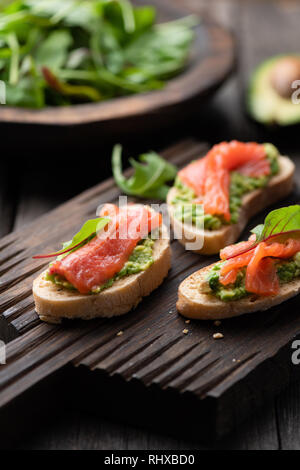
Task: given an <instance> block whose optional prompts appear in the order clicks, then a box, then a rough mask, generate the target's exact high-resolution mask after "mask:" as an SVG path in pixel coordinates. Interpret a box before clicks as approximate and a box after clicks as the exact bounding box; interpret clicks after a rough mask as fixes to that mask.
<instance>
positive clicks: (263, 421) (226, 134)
mask: <svg viewBox="0 0 300 470" xmlns="http://www.w3.org/2000/svg"><path fill="white" fill-rule="evenodd" d="M173 1H174V2H175V1H176V2H178V3H180V2H181V1H182V0H173ZM184 3H185V4H186V5H188V6H191V7H192V8H194V11H197V12H199V11H205V12H206V13H207V14H209V15H210V16H211V17H212V18H213V19H216V20H219V21H221V22H222V23H223V24H225V25H226V26H229V27H231V28H232V29H233V30H234V31H235V34H236V36H237V39H238V43H239V51H240V62H242V63H243V67H244V66H247V67H248V69H249V71H250V70H251V69H252V68H253V66H254V65H255V63H257V60H259V59H260V58H264V57H267V55H268V54H270V53H276V52H278V51H280V49H281V50H283V51H284V50H286V51H288V50H294V49H295V44H297V43H298V42H297V39H298V24H299V19H300V6H299V3H298V2H297V1H293V0H290V1H288V2H283V1H277V2H276V6H275V2H272V1H271V0H269V1H265V0H259V1H256V0H249V1H246V0H245V1H243V2H240V1H239V0H238V1H236V0H233V1H231V0H210V1H209V2H207V1H203V0H185V2H184ZM266 4H269V5H270V8H269V9H268V11H267V17H266V16H265V15H263V14H262V11H263V9H264V8H265V5H266ZM282 15H283V18H284V22H282V21H281V17H282ZM273 22H275V23H273ZM245 24H247V25H248V26H247V28H246V27H245V26H244V25H245ZM272 24H276V25H277V26H276V27H274V28H273V27H272ZM253 31H255V34H253ZM286 31H288V33H286ZM264 44H267V45H268V47H267V48H266V49H265V48H264ZM252 50H255V51H256V52H255V53H254V54H253V53H252V52H251V51H252ZM246 79H247V74H244V73H243V70H242V68H241V67H240V69H239V76H238V78H237V79H236V78H234V79H232V80H231V82H230V83H229V84H228V86H226V87H225V88H224V89H223V90H222V92H221V93H219V95H218V96H217V97H216V99H215V100H214V101H213V102H212V104H211V105H210V106H208V107H202V108H201V110H199V114H198V116H197V117H194V118H193V119H191V120H189V121H188V122H187V125H186V127H184V126H182V127H181V128H179V129H176V130H172V134H173V136H174V135H177V136H178V135H180V134H182V135H183V134H184V133H186V132H187V128H189V131H193V133H194V134H195V135H197V136H198V137H200V138H202V139H203V138H206V139H209V140H210V141H211V142H217V141H219V140H222V139H229V138H240V139H244V140H247V139H261V140H275V141H276V143H277V144H278V145H280V148H282V149H283V150H285V151H286V152H288V151H289V150H292V152H293V155H294V156H295V157H297V149H298V136H297V132H295V133H293V132H288V133H282V132H279V133H278V134H274V133H271V134H270V133H268V132H267V131H265V130H263V131H262V130H261V129H260V128H257V127H256V126H255V125H253V124H252V123H250V122H248V120H247V119H245V116H244V114H243V109H242V106H241V103H242V101H241V98H242V97H243V95H239V93H238V92H243V91H244V86H245V80H246ZM137 137H138V136H137ZM166 138H168V136H167V135H166V134H164V135H163V136H162V135H161V136H160V137H159V139H160V140H158V141H157V140H156V143H155V144H154V142H153V144H151V145H152V146H153V147H154V146H155V145H156V146H157V147H156V148H158V147H159V142H163V141H165V139H166ZM156 139H157V137H156ZM142 144H143V142H141V141H140V142H139V149H140V150H141V151H143V150H145V143H144V144H143V145H142ZM148 145H149V144H148V143H147V144H146V146H147V148H148ZM160 145H161V144H160ZM40 178H42V173H40ZM298 178H299V173H298ZM13 182H14V179H13V178H12V180H11V181H10V184H13ZM59 186H60V181H58V184H57V187H59ZM76 187H77V188H78V183H77V186H76ZM13 189H14V190H15V188H13ZM73 190H74V191H76V189H75V187H74V188H73ZM77 191H78V189H77ZM12 192H14V191H12ZM42 193H43V191H42ZM70 194H71V191H70ZM21 196H22V195H21ZM51 197H52V195H50V194H49V195H48V196H47V198H45V201H46V199H48V200H50V199H51ZM59 197H60V198H61V200H63V198H65V196H63V195H60V196H59ZM11 201H12V199H11V198H9V199H8V198H6V199H5V204H4V206H5V207H6V208H7V206H8V205H9V206H11ZM0 205H1V204H0ZM23 205H24V204H23ZM47 209H48V207H47V204H46V205H45V210H47ZM21 217H23V216H21ZM32 217H33V219H34V217H35V216H34V210H33V212H32ZM3 220H4V222H6V220H5V219H2V224H3ZM2 226H3V225H2ZM299 390H300V386H299V384H295V385H294V386H293V387H290V388H289V390H287V391H286V392H285V393H284V394H282V395H281V396H280V398H279V399H278V400H276V401H270V402H269V403H268V406H267V407H266V409H265V410H264V411H262V412H261V413H259V414H254V415H253V417H252V419H251V421H250V422H248V423H247V424H244V425H243V426H238V427H237V429H236V431H235V433H234V434H232V435H231V436H230V437H228V438H226V439H225V440H223V441H222V442H221V443H219V444H217V446H216V447H217V448H230V449H247V448H249V449H271V448H283V449H286V448H288V449H299V448H300V436H299V425H298V422H299V403H300V402H299V397H300V394H299ZM180 446H181V447H180ZM18 447H25V448H83V449H84V448H106V449H108V448H110V449H128V448H135V449H137V448H139V449H145V448H149V449H155V448H163V447H165V448H167V447H169V448H174V449H177V448H192V447H194V444H189V443H187V442H184V441H180V442H178V440H174V439H169V438H167V437H166V436H165V435H162V434H157V433H149V432H148V431H147V430H136V429H135V428H132V427H129V426H126V425H122V424H113V423H111V422H108V421H103V420H100V421H99V418H96V417H95V416H93V415H92V414H89V413H82V412H78V411H76V410H73V411H72V412H70V413H65V414H64V415H63V416H62V417H61V419H57V420H56V422H55V423H54V424H52V425H51V426H50V425H48V424H47V423H45V427H44V428H39V429H38V430H37V433H36V434H35V435H32V436H31V437H28V439H27V440H26V442H20V443H19V444H18Z"/></svg>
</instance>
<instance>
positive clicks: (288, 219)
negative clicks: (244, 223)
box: [255, 204, 300, 241]
mask: <svg viewBox="0 0 300 470" xmlns="http://www.w3.org/2000/svg"><path fill="white" fill-rule="evenodd" d="M258 227H261V226H258ZM255 229H256V230H257V227H256V228H255ZM297 230H300V205H298V204H296V205H294V206H288V207H281V208H280V209H275V210H274V211H272V212H270V213H269V214H268V215H267V217H266V218H265V222H264V224H263V228H262V227H261V228H260V229H259V231H260V234H259V238H258V240H259V241H262V240H266V239H268V238H270V237H273V236H275V235H283V234H285V233H287V232H293V231H297Z"/></svg>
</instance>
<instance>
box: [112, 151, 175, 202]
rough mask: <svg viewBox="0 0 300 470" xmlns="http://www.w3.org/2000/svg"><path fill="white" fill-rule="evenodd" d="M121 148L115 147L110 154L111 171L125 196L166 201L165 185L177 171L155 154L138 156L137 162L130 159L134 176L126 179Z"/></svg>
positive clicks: (167, 189)
mask: <svg viewBox="0 0 300 470" xmlns="http://www.w3.org/2000/svg"><path fill="white" fill-rule="evenodd" d="M121 153H122V147H121V145H115V147H114V149H113V154H112V171H113V175H114V178H115V181H116V183H117V185H118V186H119V188H120V189H122V191H123V192H124V193H125V194H128V195H130V196H138V197H142V198H149V199H163V200H165V199H166V196H167V193H168V191H169V189H170V188H169V186H167V185H166V184H165V183H166V182H168V181H172V180H174V178H175V176H176V174H177V169H176V167H175V166H174V165H172V164H171V163H169V162H167V161H166V160H164V159H163V158H162V157H160V156H159V155H158V154H157V153H155V152H149V153H145V154H142V155H140V157H139V160H140V161H136V160H134V159H133V158H131V159H130V163H131V165H132V166H133V168H134V169H135V172H134V174H133V175H132V176H131V177H130V178H128V179H126V178H125V176H124V175H123V173H122V160H121Z"/></svg>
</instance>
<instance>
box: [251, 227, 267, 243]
mask: <svg viewBox="0 0 300 470" xmlns="http://www.w3.org/2000/svg"><path fill="white" fill-rule="evenodd" d="M264 227H265V226H264V224H259V225H257V226H256V227H254V228H253V229H252V230H250V232H251V233H254V234H255V235H256V240H260V239H261V236H262V233H263V230H264Z"/></svg>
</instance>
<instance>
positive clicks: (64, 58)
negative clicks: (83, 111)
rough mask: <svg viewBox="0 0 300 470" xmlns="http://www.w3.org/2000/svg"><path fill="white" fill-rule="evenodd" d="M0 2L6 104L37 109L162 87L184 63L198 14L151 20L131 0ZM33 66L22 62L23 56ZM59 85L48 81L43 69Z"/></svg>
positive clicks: (0, 68)
mask: <svg viewBox="0 0 300 470" xmlns="http://www.w3.org/2000/svg"><path fill="white" fill-rule="evenodd" d="M0 3H1V6H0V80H2V81H4V82H5V83H6V85H7V87H9V92H8V94H7V97H6V102H7V105H14V106H23V107H31V108H42V107H45V106H66V105H71V104H75V103H80V102H90V101H103V100H107V99H111V98H114V97H118V96H124V95H129V94H135V93H143V92H148V91H152V90H157V89H160V88H162V87H163V86H164V85H165V83H166V81H167V80H169V79H170V78H172V77H174V76H176V75H177V74H179V73H180V72H181V71H182V70H183V68H184V67H185V65H186V64H187V62H188V59H189V54H190V50H191V46H192V43H193V40H194V31H193V28H194V26H195V25H197V24H198V23H199V20H198V18H197V17H196V16H187V17H186V18H183V19H182V20H177V21H170V22H166V23H163V24H156V22H155V21H156V9H155V8H154V7H153V6H145V5H141V6H136V5H133V4H132V3H131V1H130V0H63V1H62V0H12V1H11V2H10V3H9V4H8V5H7V6H5V4H4V3H3V0H2V2H0ZM29 59H30V61H31V67H29V68H28V67H26V64H27V63H28V60H29ZM45 68H46V69H48V70H49V73H51V74H53V75H54V76H55V77H56V80H57V82H58V83H60V86H56V87H53V86H52V83H53V81H49V80H47V79H46V80H45V79H44V76H43V70H44V69H45Z"/></svg>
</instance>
